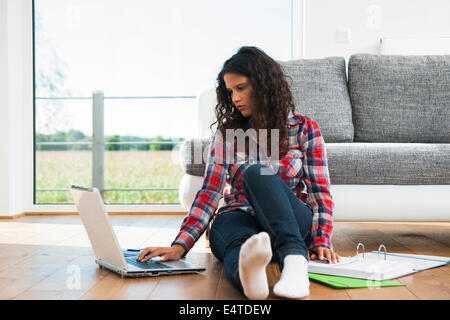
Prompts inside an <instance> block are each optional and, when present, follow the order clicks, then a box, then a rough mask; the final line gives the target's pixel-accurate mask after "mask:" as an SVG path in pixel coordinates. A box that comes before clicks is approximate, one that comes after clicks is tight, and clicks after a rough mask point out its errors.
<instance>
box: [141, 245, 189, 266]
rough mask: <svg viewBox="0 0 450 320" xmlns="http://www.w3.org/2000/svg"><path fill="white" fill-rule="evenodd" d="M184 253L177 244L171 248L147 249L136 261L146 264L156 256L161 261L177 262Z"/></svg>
mask: <svg viewBox="0 0 450 320" xmlns="http://www.w3.org/2000/svg"><path fill="white" fill-rule="evenodd" d="M184 252H185V250H184V248H183V247H182V246H181V245H179V244H174V245H173V246H171V247H147V248H145V249H144V250H143V251H142V252H141V254H140V255H139V256H138V257H137V259H136V260H137V261H139V262H146V261H148V260H150V259H151V258H154V257H157V256H160V257H161V261H167V260H178V259H180V258H181V257H182V256H183V255H184Z"/></svg>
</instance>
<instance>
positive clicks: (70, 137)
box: [35, 129, 183, 151]
mask: <svg viewBox="0 0 450 320" xmlns="http://www.w3.org/2000/svg"><path fill="white" fill-rule="evenodd" d="M35 138H36V150H39V151H44V150H60V151H61V150H92V136H87V135H85V134H84V133H83V132H81V131H78V130H73V129H71V130H69V131H58V132H55V133H52V134H43V133H36V135H35ZM182 141H183V139H182V138H163V137H162V136H156V137H153V138H143V137H137V136H120V135H112V136H105V143H106V145H105V150H110V151H127V150H143V151H160V150H172V149H173V148H174V147H175V144H140V143H139V144H133V143H132V142H179V143H181V142H182ZM40 142H56V144H40ZM58 142H77V143H80V142H81V143H86V144H59V143H58ZM108 142H131V143H126V144H107V143H108Z"/></svg>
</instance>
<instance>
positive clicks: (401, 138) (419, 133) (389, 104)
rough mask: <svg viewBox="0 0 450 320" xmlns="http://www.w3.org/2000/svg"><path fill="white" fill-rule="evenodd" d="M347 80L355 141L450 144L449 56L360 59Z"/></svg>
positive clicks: (351, 61) (354, 57)
mask: <svg viewBox="0 0 450 320" xmlns="http://www.w3.org/2000/svg"><path fill="white" fill-rule="evenodd" d="M348 80H349V82H348V87H349V93H350V98H351V103H352V108H353V110H352V111H353V112H352V114H353V125H354V129H355V137H354V141H358V142H423V143H450V55H442V56H396V55H386V56H383V55H372V54H356V55H352V56H351V57H350V58H349V63H348Z"/></svg>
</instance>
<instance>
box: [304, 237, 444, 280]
mask: <svg viewBox="0 0 450 320" xmlns="http://www.w3.org/2000/svg"><path fill="white" fill-rule="evenodd" d="M360 247H362V248H363V252H362V253H359V248H360ZM382 249H384V252H383V251H381V250H382ZM340 260H341V262H340V263H336V264H325V263H323V262H318V261H315V260H312V261H310V262H309V264H308V272H310V273H318V274H325V275H334V276H341V277H350V278H359V279H366V280H376V281H383V280H391V279H395V278H399V277H402V276H405V275H408V274H411V273H415V272H418V271H422V270H426V269H430V268H435V267H439V266H442V265H445V264H447V263H449V262H450V258H448V257H439V256H426V255H414V254H401V253H388V252H387V250H386V247H385V246H384V245H380V247H379V248H378V251H373V252H371V253H365V250H364V245H363V244H362V243H359V244H358V246H357V248H356V256H354V257H341V258H340Z"/></svg>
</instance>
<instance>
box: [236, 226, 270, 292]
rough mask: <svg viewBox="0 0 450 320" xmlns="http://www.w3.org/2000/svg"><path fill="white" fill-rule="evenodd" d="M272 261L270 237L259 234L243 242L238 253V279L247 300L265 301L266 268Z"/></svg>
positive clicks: (266, 287) (267, 285)
mask: <svg viewBox="0 0 450 320" xmlns="http://www.w3.org/2000/svg"><path fill="white" fill-rule="evenodd" d="M271 259H272V248H271V246H270V237H269V235H268V234H267V233H266V232H260V233H258V234H255V235H253V236H251V237H250V238H248V239H247V241H245V242H244V243H243V244H242V246H241V250H240V251H239V278H240V279H241V283H242V287H243V288H244V294H245V295H246V296H247V298H249V299H265V298H267V296H268V295H269V284H268V282H267V275H266V266H267V264H268V263H269V262H270V260H271Z"/></svg>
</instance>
